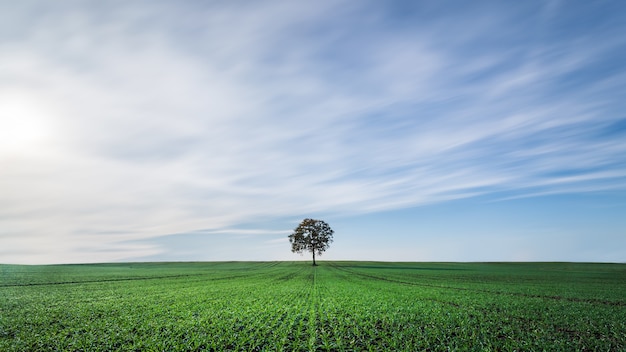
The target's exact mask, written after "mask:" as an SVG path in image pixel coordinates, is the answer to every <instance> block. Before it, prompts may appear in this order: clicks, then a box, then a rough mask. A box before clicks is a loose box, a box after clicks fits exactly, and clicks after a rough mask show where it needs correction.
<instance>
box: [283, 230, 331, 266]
mask: <svg viewBox="0 0 626 352" xmlns="http://www.w3.org/2000/svg"><path fill="white" fill-rule="evenodd" d="M333 233H334V231H333V230H332V229H331V228H330V226H329V225H328V224H327V223H326V222H324V221H322V220H315V219H304V220H302V222H301V223H300V225H298V227H296V228H295V229H294V230H293V233H292V234H291V235H289V242H290V243H291V251H292V252H294V253H302V252H305V251H306V252H311V253H313V265H317V264H316V263H315V254H317V255H322V253H323V252H324V251H326V250H327V249H328V247H329V245H330V243H331V242H332V241H333Z"/></svg>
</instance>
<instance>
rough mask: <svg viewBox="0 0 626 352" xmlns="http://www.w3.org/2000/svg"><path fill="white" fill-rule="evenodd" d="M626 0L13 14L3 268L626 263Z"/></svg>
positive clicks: (74, 4)
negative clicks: (297, 250)
mask: <svg viewBox="0 0 626 352" xmlns="http://www.w3.org/2000/svg"><path fill="white" fill-rule="evenodd" d="M624 33H626V3H624V2H623V1H620V0H617V1H547V0H546V1H518V2H502V1H471V2H467V1H426V0H424V1H399V0H391V1H373V0H372V1H367V0H364V1H348V0H346V1H343V0H320V1H287V0H285V1H276V0H269V1H191V0H181V1H159V0H151V1H142V0H138V1H72V0H68V1H62V2H49V1H30V0H23V1H12V0H0V263H16V264H51V263H91V262H124V261H222V260H309V259H310V257H309V255H308V254H307V255H299V254H294V253H291V251H290V245H289V242H288V239H287V236H288V235H289V234H290V233H291V232H292V231H293V229H294V228H295V227H296V226H297V225H298V223H299V222H300V221H301V220H302V219H304V218H315V219H322V220H324V221H326V222H327V223H328V224H329V225H330V226H331V227H332V228H333V229H334V231H335V236H334V239H335V240H334V242H333V244H332V245H331V246H330V248H329V249H328V250H327V252H326V253H324V254H323V256H322V257H321V258H318V259H321V260H380V261H590V262H626V112H625V111H626V99H624V97H626V35H624Z"/></svg>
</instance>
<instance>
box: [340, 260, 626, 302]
mask: <svg viewBox="0 0 626 352" xmlns="http://www.w3.org/2000/svg"><path fill="white" fill-rule="evenodd" d="M331 266H332V267H333V268H335V269H337V270H341V271H344V272H347V273H350V274H353V275H358V276H361V277H366V278H369V279H374V280H380V281H387V282H393V283H398V284H403V285H410V286H421V287H430V288H439V289H446V290H457V291H470V292H479V293H489V294H494V295H509V296H517V297H526V298H541V299H551V300H555V301H568V302H575V303H589V304H602V305H608V306H616V307H624V306H626V302H617V301H606V300H597V299H591V298H587V299H584V298H575V297H563V296H549V295H532V294H527V293H519V292H504V291H493V290H484V289H476V288H466V287H454V286H442V285H432V284H424V283H417V282H410V281H403V280H398V279H392V278H388V277H381V276H376V275H371V274H364V273H361V272H358V271H353V270H350V269H346V268H344V267H341V266H338V265H335V264H331Z"/></svg>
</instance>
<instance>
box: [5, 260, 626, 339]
mask: <svg viewBox="0 0 626 352" xmlns="http://www.w3.org/2000/svg"><path fill="white" fill-rule="evenodd" d="M563 265H564V264H546V265H544V266H541V267H539V268H536V267H533V266H532V265H530V264H529V265H528V266H524V265H519V266H516V267H514V268H513V269H510V268H507V269H506V270H504V269H502V267H501V266H498V265H495V264H494V265H492V266H490V265H486V264H442V263H439V264H437V263H435V264H424V263H421V264H418V263H398V264H380V263H359V262H357V263H347V262H336V263H335V262H322V265H320V266H318V267H311V266H310V265H309V264H308V263H302V262H295V263H285V262H275V263H176V264H174V263H171V264H150V263H146V264H124V265H117V266H116V265H104V266H99V265H92V266H89V265H86V266H60V267H55V268H46V267H12V268H10V270H6V268H4V269H3V268H2V266H0V269H3V270H5V271H4V272H3V276H2V278H3V281H2V283H1V284H0V350H2V351H24V350H30V351H48V350H61V351H87V350H89V351H98V350H102V351H105V350H106V351H109V350H124V351H138V350H142V351H143V350H155V351H156V350H159V351H202V350H207V351H210V350H220V351H223V350H232V351H261V350H266V351H275V350H286V351H357V350H358V351H361V350H371V351H380V350H399V351H400V350H407V351H409V350H411V351H412V350H433V351H438V350H441V351H443V350H555V351H558V350H561V351H569V350H583V349H591V350H605V351H620V350H624V349H625V348H626V306H625V305H624V304H623V303H624V297H623V296H622V297H621V298H620V296H619V295H616V294H614V292H616V291H619V290H620V289H624V288H625V284H626V280H625V279H626V275H625V274H626V273H625V272H624V269H623V266H616V267H609V268H608V269H609V270H605V272H609V273H611V274H610V275H604V274H602V273H600V274H594V273H591V274H589V268H588V267H587V266H582V267H581V269H585V270H586V271H585V270H583V271H584V272H585V273H586V274H580V273H573V274H571V275H570V276H568V275H564V276H563V277H561V279H560V280H561V283H562V284H563V285H562V286H559V285H558V280H559V279H558V276H555V275H553V274H551V273H552V272H553V271H555V270H556V271H558V270H561V269H563V268H564V266H563ZM52 269H53V270H52ZM457 269H459V270H457ZM546 269H550V270H553V271H551V272H550V273H548V274H544V275H543V276H542V274H543V273H544V271H545V270H546ZM597 269H598V268H595V270H596V271H597ZM8 271H10V272H13V273H17V274H13V275H14V276H11V275H9V274H6V273H7V272H8ZM38 271H40V272H46V271H48V272H49V271H53V272H54V275H41V276H38V275H37V274H36V272H38ZM20 272H22V273H23V272H30V274H29V275H22V276H20V274H19V273H20ZM125 273H126V274H125ZM572 275H573V276H574V277H573V276H572ZM15 276H17V277H15ZM542 277H544V279H543V280H542V279H541V278H542ZM555 277H556V279H555ZM602 277H605V278H606V280H605V281H602V280H601V278H602ZM573 278H575V280H574V279H573ZM555 280H556V281H555ZM503 281H506V282H507V284H503ZM514 282H518V285H513V284H512V283H514ZM576 282H579V284H578V285H577V284H576ZM590 283H593V285H590ZM589 286H591V288H590V287H589ZM593 287H595V291H594V289H593ZM594 292H595V293H594ZM622 292H624V291H622ZM576 293H582V295H580V296H575V294H576ZM557 296H560V297H566V298H568V299H556V298H555V297H557ZM592 298H593V299H592Z"/></svg>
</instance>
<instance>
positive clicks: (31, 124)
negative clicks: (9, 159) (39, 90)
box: [0, 95, 50, 153]
mask: <svg viewBox="0 0 626 352" xmlns="http://www.w3.org/2000/svg"><path fill="white" fill-rule="evenodd" d="M44 105H45V104H42V103H41V102H39V101H38V100H37V99H33V98H29V97H25V96H22V95H0V152H1V153H21V152H25V151H28V150H30V149H32V148H35V147H38V146H39V145H40V143H41V142H43V141H45V140H46V138H47V137H48V136H49V128H48V126H47V124H48V123H47V122H48V120H49V117H50V113H49V112H47V111H46V108H45V107H44Z"/></svg>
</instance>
